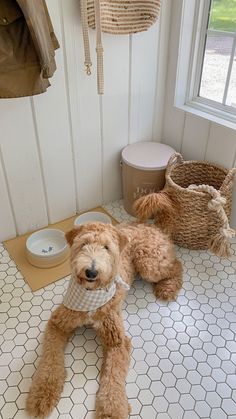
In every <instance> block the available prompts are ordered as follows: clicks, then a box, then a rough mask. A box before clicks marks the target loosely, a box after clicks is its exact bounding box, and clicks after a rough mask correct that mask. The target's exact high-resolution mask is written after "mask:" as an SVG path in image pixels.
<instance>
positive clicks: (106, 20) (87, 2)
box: [80, 0, 161, 94]
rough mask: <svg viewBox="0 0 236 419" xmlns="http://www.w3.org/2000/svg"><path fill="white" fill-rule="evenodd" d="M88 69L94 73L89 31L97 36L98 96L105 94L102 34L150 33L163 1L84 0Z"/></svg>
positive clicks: (85, 48)
mask: <svg viewBox="0 0 236 419" xmlns="http://www.w3.org/2000/svg"><path fill="white" fill-rule="evenodd" d="M80 4H81V19H82V30H83V39H84V53H85V67H86V71H87V74H88V75H90V74H91V65H92V61H91V57H90V46H89V34H88V28H89V27H90V28H92V29H96V34H97V47H96V50H97V78H98V93H99V94H103V93H104V76H103V47H102V35H101V33H102V32H106V33H110V34H113V35H128V34H134V33H137V32H142V31H146V30H147V29H148V28H149V27H150V26H151V25H153V24H154V23H155V22H156V20H157V18H158V16H159V12H160V6H161V0H80Z"/></svg>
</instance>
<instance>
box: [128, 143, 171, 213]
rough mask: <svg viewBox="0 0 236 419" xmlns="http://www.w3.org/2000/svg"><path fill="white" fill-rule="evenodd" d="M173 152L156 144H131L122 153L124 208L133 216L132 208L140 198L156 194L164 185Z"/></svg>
mask: <svg viewBox="0 0 236 419" xmlns="http://www.w3.org/2000/svg"><path fill="white" fill-rule="evenodd" d="M174 153H175V150H174V149H173V148H171V147H169V146H168V145H165V144H161V143H156V142H150V141H149V142H141V143H135V144H131V145H129V146H127V147H125V148H124V149H123V151H122V160H121V165H122V184H123V198H124V208H125V210H126V211H127V212H128V213H129V214H131V215H134V214H133V211H132V206H133V203H134V201H135V200H136V199H138V198H139V197H140V196H143V195H147V194H149V193H152V192H158V191H160V190H161V189H163V187H164V185H165V169H166V166H167V163H168V160H169V158H170V157H171V156H172V154H174Z"/></svg>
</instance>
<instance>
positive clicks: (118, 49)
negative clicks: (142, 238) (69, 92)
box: [101, 34, 129, 202]
mask: <svg viewBox="0 0 236 419" xmlns="http://www.w3.org/2000/svg"><path fill="white" fill-rule="evenodd" d="M103 47H104V51H105V57H104V58H105V59H104V71H105V72H104V75H105V94H104V96H103V97H102V98H101V102H102V147H103V148H102V151H103V201H104V202H108V201H110V200H115V199H118V198H121V196H122V191H121V175H120V170H121V169H120V153H121V150H122V148H123V147H125V146H126V145H127V144H128V116H129V115H128V105H129V102H128V101H129V95H128V93H129V37H128V36H127V35H126V36H122V37H117V36H114V35H109V34H104V35H103ZM113 50H114V51H115V54H112V51H113ZM121 57H122V59H121Z"/></svg>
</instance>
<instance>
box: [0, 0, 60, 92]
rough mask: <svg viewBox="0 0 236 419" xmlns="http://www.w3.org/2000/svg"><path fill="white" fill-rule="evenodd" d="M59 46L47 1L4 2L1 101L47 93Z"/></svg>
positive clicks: (0, 14) (0, 36)
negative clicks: (2, 99)
mask: <svg viewBox="0 0 236 419" xmlns="http://www.w3.org/2000/svg"><path fill="white" fill-rule="evenodd" d="M58 47H59V44H58V41H57V39H56V36H55V34H54V31H53V26H52V23H51V20H50V17H49V14H48V10H47V6H46V3H45V0H0V98H12V97H22V96H32V95H36V94H39V93H43V92H45V91H46V89H47V87H49V86H50V83H49V80H48V79H49V78H50V77H52V76H53V73H54V71H55V70H56V63H55V58H54V56H55V49H57V48H58Z"/></svg>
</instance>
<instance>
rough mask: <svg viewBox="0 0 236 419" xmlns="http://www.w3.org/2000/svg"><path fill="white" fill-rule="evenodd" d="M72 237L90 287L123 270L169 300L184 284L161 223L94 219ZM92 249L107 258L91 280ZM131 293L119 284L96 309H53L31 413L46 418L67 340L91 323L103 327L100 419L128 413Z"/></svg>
mask: <svg viewBox="0 0 236 419" xmlns="http://www.w3.org/2000/svg"><path fill="white" fill-rule="evenodd" d="M66 237H67V240H68V242H69V244H70V246H71V265H72V272H73V274H74V275H76V278H77V280H78V282H79V283H80V284H81V285H83V286H86V288H87V287H89V288H90V289H91V290H93V289H96V288H98V287H101V286H107V285H109V283H111V282H112V280H113V278H114V276H115V275H116V274H117V273H119V274H120V275H121V277H122V278H123V280H124V281H125V282H126V283H127V284H129V285H131V284H132V281H133V279H134V277H135V274H139V275H140V276H142V277H143V278H144V279H145V280H147V281H149V282H151V283H152V284H153V288H154V293H155V295H156V297H158V298H161V299H164V300H171V299H174V298H175V297H176V294H177V292H178V290H179V289H180V288H181V285H182V265H181V263H180V262H179V261H178V260H177V259H176V257H175V254H174V251H173V246H172V243H171V242H170V241H169V239H168V237H167V236H166V235H165V234H163V233H162V232H160V231H159V230H158V229H157V228H156V227H152V226H148V225H144V224H135V223H134V224H126V225H119V226H118V227H114V226H112V225H107V224H102V223H89V224H86V225H83V226H80V227H77V228H75V229H73V230H71V231H70V232H69V233H67V235H66ZM91 252H92V253H93V255H95V256H93V257H95V258H96V257H97V258H98V259H101V258H102V259H103V260H102V262H101V263H100V264H99V262H98V277H97V279H96V281H93V282H88V281H87V280H86V275H85V272H86V267H87V263H88V260H89V254H90V253H91ZM91 292H92V291H91ZM125 294H126V291H125V290H124V288H122V287H121V286H120V285H119V284H118V285H117V289H116V293H115V295H114V297H113V298H112V299H111V300H110V301H109V302H108V303H106V304H105V305H104V306H102V307H100V308H99V309H97V310H96V311H95V312H91V313H90V312H82V311H73V310H70V309H68V308H66V307H65V306H64V305H63V304H61V305H60V306H59V307H58V308H57V309H56V310H55V311H54V312H53V313H52V316H51V318H50V320H49V322H48V324H47V327H46V331H45V335H44V341H43V354H42V357H41V360H40V362H39V366H38V369H37V371H36V373H35V375H34V377H33V382H32V386H31V389H30V392H29V395H28V398H27V402H26V409H27V411H28V413H29V414H30V415H33V416H39V417H46V416H48V415H49V414H50V413H51V411H52V410H53V408H54V407H55V405H56V404H57V402H58V400H59V398H60V395H61V392H62V390H63V386H64V380H65V375H66V374H65V366H64V349H65V345H66V343H67V342H68V340H69V338H70V337H71V335H72V333H73V331H74V330H75V329H76V328H77V327H80V326H82V325H85V324H89V325H92V326H93V327H94V328H95V329H96V331H97V332H98V334H99V336H100V339H101V342H102V345H103V349H104V360H103V365H102V370H101V376H100V388H99V391H98V394H97V401H96V418H97V419H127V418H128V416H129V404H128V400H127V396H126V392H125V377H126V374H127V371H128V367H129V362H130V352H131V343H130V339H129V338H128V337H127V336H126V335H125V330H124V325H123V320H122V314H121V306H122V302H123V300H124V298H125Z"/></svg>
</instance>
